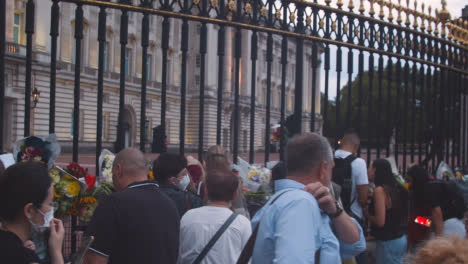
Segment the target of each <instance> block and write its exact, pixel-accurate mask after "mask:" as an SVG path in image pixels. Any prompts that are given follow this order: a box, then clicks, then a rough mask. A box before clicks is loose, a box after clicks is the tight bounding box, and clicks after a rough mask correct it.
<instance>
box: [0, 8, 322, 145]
mask: <svg viewBox="0 0 468 264" xmlns="http://www.w3.org/2000/svg"><path fill="white" fill-rule="evenodd" d="M35 3H36V9H35V12H36V14H35V19H36V21H35V33H34V35H33V44H32V46H33V55H32V56H33V57H32V58H33V66H32V71H33V73H32V89H34V88H37V89H38V90H39V91H40V99H39V102H38V103H37V106H36V107H35V108H32V109H24V96H25V95H24V87H25V58H26V47H25V45H26V35H25V33H24V28H25V24H26V11H25V6H26V1H25V0H8V1H7V2H6V5H7V17H6V28H7V29H6V41H7V49H6V91H5V96H6V98H5V99H6V105H5V115H6V116H3V117H1V118H4V119H5V126H4V127H5V131H4V137H5V138H4V142H5V143H6V150H10V149H11V148H12V144H13V143H14V142H15V141H16V140H18V139H20V138H22V137H23V129H24V113H25V111H31V124H30V125H31V134H32V135H47V134H48V125H49V120H48V118H49V116H48V114H49V83H50V49H51V47H50V45H51V44H50V35H49V33H50V32H49V31H50V17H51V9H50V8H51V2H50V1H37V0H36V1H35ZM98 12H99V10H98V8H97V7H89V6H86V7H84V17H85V23H84V38H83V42H82V46H83V47H82V68H81V93H80V131H79V139H80V151H82V150H81V147H83V148H92V147H93V146H94V145H95V141H96V120H97V119H96V113H97V110H96V109H97V106H96V105H97V90H96V89H97V68H98V41H97V37H98V36H97V33H98V32H97V28H98ZM120 15H121V12H120V11H118V10H110V9H108V15H107V36H106V39H107V43H106V47H105V55H104V56H105V65H104V68H105V69H104V70H105V74H104V104H103V105H104V108H103V142H104V143H103V147H105V148H110V149H112V148H113V145H114V142H115V141H116V136H117V121H118V102H119V72H120V43H119V35H120V33H119V29H120ZM74 16H75V5H73V4H69V3H60V19H59V21H60V22H59V24H60V25H59V37H58V55H57V60H58V61H57V84H56V85H57V88H56V89H57V93H56V94H57V95H56V134H57V137H58V139H59V141H60V142H61V144H62V146H63V149H64V151H67V149H69V148H70V146H71V140H72V134H73V129H72V119H73V114H72V113H73V87H74V62H75V58H74V54H75V52H74V50H75V41H74V22H75V21H74ZM141 21H142V15H141V14H137V13H130V14H129V42H128V44H127V47H126V50H127V52H126V56H125V63H126V65H125V74H126V93H125V112H124V119H125V122H126V123H127V124H128V128H127V129H126V135H125V138H126V142H125V143H126V145H127V146H137V144H138V143H139V139H140V136H139V127H140V125H139V124H140V122H141V120H140V89H141V76H142V69H141V68H142V66H141V64H142V55H141V54H142V48H141V44H140V43H141V40H140V38H141ZM181 24H182V21H181V20H177V19H170V40H169V47H170V48H169V52H168V62H167V63H168V76H167V79H168V86H167V95H168V97H167V114H166V116H167V119H166V129H167V131H166V133H167V136H168V144H169V147H175V146H177V145H178V144H179V125H180V80H181V60H182V55H181V50H180V43H181ZM161 25H162V17H157V16H151V19H150V46H149V48H148V66H149V67H148V68H149V77H148V87H147V91H148V94H147V104H146V105H147V110H146V113H147V119H148V120H147V128H148V132H147V136H148V143H150V142H151V141H152V139H151V137H152V132H151V129H152V128H153V127H156V126H157V125H158V124H160V121H161V120H160V108H161V101H160V98H161V97H160V96H161V79H162V78H161V75H162V74H161V73H162V49H161V35H162V27H161ZM207 27H208V53H207V54H206V65H207V66H206V71H205V73H206V76H205V80H206V81H205V82H206V83H205V85H206V86H205V96H206V97H205V107H206V108H205V126H204V129H205V131H203V133H204V144H205V148H206V147H208V146H210V145H213V144H215V142H216V115H217V108H216V103H217V100H216V97H217V84H218V80H217V78H218V56H217V52H216V51H217V38H218V37H217V35H218V26H217V25H212V24H209V25H207ZM199 33H200V24H199V23H196V22H190V25H189V43H190V44H189V51H188V61H187V103H186V111H187V112H186V123H185V124H186V138H185V143H186V148H187V149H195V148H196V146H197V144H198V120H199V119H198V118H199V98H198V96H199V84H200V55H199V43H200V40H199V35H200V34H199ZM234 33H235V32H234V30H233V29H231V28H226V41H225V43H226V50H225V54H226V55H225V57H224V74H223V78H224V79H223V82H224V91H223V110H222V111H223V112H222V114H223V116H222V144H223V145H224V146H225V147H226V148H228V149H229V148H230V147H229V146H230V145H231V144H232V137H233V110H234V94H233V91H234V65H235V64H234V57H233V55H234V51H233V50H234V49H233V48H234V42H233V39H234ZM242 34H243V35H242V51H243V54H242V59H241V66H240V69H241V72H240V127H239V130H240V131H239V132H240V133H239V150H240V151H247V150H248V144H249V138H250V135H249V133H250V129H249V127H250V111H251V109H250V98H251V96H252V95H251V70H252V69H251V67H252V65H251V60H250V51H251V50H250V45H251V44H250V41H251V38H250V36H251V32H249V31H243V33H242ZM266 37H267V36H266V34H264V33H259V38H258V41H259V43H258V44H259V48H258V61H257V73H258V74H257V78H256V82H257V83H256V85H257V93H256V95H254V96H255V97H256V109H255V115H256V122H255V124H256V125H255V147H256V149H264V145H265V143H264V142H265V138H264V137H265V113H266V110H265V107H266V89H267V88H266V87H267V86H266V80H267V76H266V72H267V69H266V68H267V63H266V46H267V45H266ZM305 43H306V44H305V48H304V50H305V52H306V59H305V60H304V73H303V76H304V78H303V83H304V97H303V99H302V101H303V110H304V114H303V130H309V128H310V116H311V112H314V113H317V115H318V114H319V113H320V96H319V94H320V92H319V89H317V96H316V97H315V101H316V104H315V109H312V80H311V79H312V67H311V57H312V56H311V52H312V49H311V43H310V42H307V41H306V42H305ZM288 48H289V50H288V57H289V60H288V64H287V78H286V116H288V115H290V114H292V113H293V111H294V83H295V58H296V55H295V41H294V40H289V43H288ZM273 54H274V58H273V62H272V79H271V80H272V85H271V125H274V124H276V123H278V122H279V120H280V111H279V110H280V102H281V101H280V98H281V64H280V56H279V54H281V38H280V37H278V36H274V44H273ZM319 76H320V74H319V73H317V83H319V81H320V80H319ZM317 87H319V86H317ZM317 124H318V125H316V128H317V129H320V128H319V125H320V122H318V123H317ZM83 151H85V150H84V149H83Z"/></svg>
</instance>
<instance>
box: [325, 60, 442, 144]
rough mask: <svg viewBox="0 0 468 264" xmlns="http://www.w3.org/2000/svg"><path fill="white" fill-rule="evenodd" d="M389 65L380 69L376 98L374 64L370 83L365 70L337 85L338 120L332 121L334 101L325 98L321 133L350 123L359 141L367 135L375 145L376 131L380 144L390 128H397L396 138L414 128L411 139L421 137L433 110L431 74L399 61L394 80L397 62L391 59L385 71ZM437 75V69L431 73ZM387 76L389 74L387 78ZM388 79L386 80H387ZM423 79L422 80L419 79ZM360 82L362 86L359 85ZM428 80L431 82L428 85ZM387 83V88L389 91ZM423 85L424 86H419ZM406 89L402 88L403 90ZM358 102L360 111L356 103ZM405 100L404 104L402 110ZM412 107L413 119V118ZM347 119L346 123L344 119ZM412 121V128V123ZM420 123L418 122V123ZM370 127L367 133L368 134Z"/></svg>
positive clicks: (329, 133) (332, 132) (336, 131)
mask: <svg viewBox="0 0 468 264" xmlns="http://www.w3.org/2000/svg"><path fill="white" fill-rule="evenodd" d="M388 66H389V65H387V66H386V67H385V68H384V69H383V72H382V78H381V79H382V80H381V96H380V99H379V83H380V81H379V79H380V78H379V76H380V75H379V72H378V68H377V67H376V68H375V69H374V71H373V79H372V86H371V73H370V72H369V71H365V72H363V74H362V75H358V76H357V77H356V78H355V79H354V80H353V81H352V83H351V92H350V89H349V88H350V87H349V84H348V83H347V84H345V85H344V86H343V87H342V88H341V89H340V92H341V96H340V98H339V105H340V109H339V113H340V123H339V124H337V122H336V111H337V101H336V100H335V101H333V100H329V101H328V116H327V118H326V122H328V125H327V126H326V127H327V129H326V131H325V135H326V136H328V137H335V136H336V137H337V138H339V137H340V136H341V133H342V131H343V130H344V129H346V128H348V127H353V128H356V129H358V131H359V133H360V135H361V139H362V141H363V142H367V141H368V138H370V144H371V145H373V146H375V144H376V137H377V135H379V136H380V147H385V146H387V145H388V142H389V140H390V137H391V135H392V129H394V128H396V129H397V134H398V140H403V139H404V134H405V133H404V132H405V129H406V139H407V140H408V142H409V140H410V139H411V137H412V133H413V132H414V135H415V140H416V142H418V140H419V139H420V138H421V137H422V134H423V131H424V129H426V128H427V127H428V126H429V125H430V124H433V120H434V116H435V114H434V113H435V112H434V103H435V98H436V97H435V92H434V91H435V88H436V87H434V85H432V82H433V78H434V76H429V75H427V70H425V71H424V74H422V75H421V71H420V69H419V68H418V69H417V70H416V72H415V75H413V69H412V67H408V68H406V67H405V65H404V63H403V62H402V68H401V71H400V72H401V75H400V78H399V80H400V81H399V82H398V76H397V72H398V71H397V65H396V63H394V64H393V65H392V68H391V73H390V75H389V67H388ZM406 72H407V74H408V86H407V87H406V86H405V73H406ZM432 74H433V75H434V74H435V75H438V74H439V73H438V72H435V73H432ZM389 77H390V78H389ZM413 79H415V80H416V81H415V84H416V85H415V98H414V101H413ZM389 80H390V82H389ZM421 80H423V82H422V81H421ZM360 82H362V88H361V89H360ZM428 83H431V87H430V89H428ZM389 84H390V91H389ZM423 88H424V90H423ZM405 90H406V91H405ZM350 93H351V98H350V101H351V107H350V109H351V111H350V112H349V114H348V99H349V96H350ZM321 99H322V104H321V105H322V115H323V114H324V107H325V96H324V95H323V94H322V98H321ZM360 102H361V105H362V107H361V115H359V106H360ZM405 102H406V104H407V108H406V111H405ZM413 111H414V120H413ZM348 117H349V119H350V122H349V125H348V124H347V119H348ZM413 123H414V131H412V127H413V126H412V124H413ZM420 124H422V126H421V125H420ZM369 128H370V134H369Z"/></svg>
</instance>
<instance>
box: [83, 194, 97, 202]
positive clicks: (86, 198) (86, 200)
mask: <svg viewBox="0 0 468 264" xmlns="http://www.w3.org/2000/svg"><path fill="white" fill-rule="evenodd" d="M93 203H97V200H96V198H94V197H92V196H86V197H83V198H81V199H80V204H93Z"/></svg>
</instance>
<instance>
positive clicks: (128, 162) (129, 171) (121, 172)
mask: <svg viewBox="0 0 468 264" xmlns="http://www.w3.org/2000/svg"><path fill="white" fill-rule="evenodd" d="M112 174H113V175H112V176H113V182H114V186H115V187H116V189H117V191H120V190H122V189H124V188H125V187H127V186H128V185H129V184H131V183H133V182H136V181H144V180H147V179H148V168H147V166H146V163H145V156H144V155H143V153H141V151H139V150H138V149H135V148H126V149H124V150H122V151H120V152H119V153H118V154H117V155H116V156H115V159H114V164H113V167H112Z"/></svg>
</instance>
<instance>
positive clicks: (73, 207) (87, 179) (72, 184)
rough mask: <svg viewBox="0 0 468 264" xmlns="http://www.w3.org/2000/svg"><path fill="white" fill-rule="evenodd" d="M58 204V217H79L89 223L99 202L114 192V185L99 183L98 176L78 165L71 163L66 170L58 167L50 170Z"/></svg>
mask: <svg viewBox="0 0 468 264" xmlns="http://www.w3.org/2000/svg"><path fill="white" fill-rule="evenodd" d="M49 175H50V177H51V178H52V184H53V187H54V201H55V203H56V204H57V210H56V212H55V216H56V217H63V216H65V215H72V216H78V217H79V219H80V221H84V222H88V221H89V220H91V217H92V215H93V213H94V210H95V209H96V207H97V205H98V200H99V198H100V197H102V196H104V195H108V194H110V193H111V192H112V188H113V187H112V184H110V183H106V182H101V183H98V182H97V179H96V176H93V175H91V174H88V173H87V171H86V170H85V169H84V168H83V167H81V166H80V165H79V164H78V163H70V164H69V165H68V166H67V167H66V169H62V168H60V167H58V166H56V167H54V168H52V169H50V170H49Z"/></svg>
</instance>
